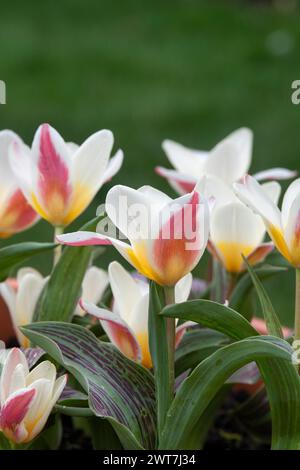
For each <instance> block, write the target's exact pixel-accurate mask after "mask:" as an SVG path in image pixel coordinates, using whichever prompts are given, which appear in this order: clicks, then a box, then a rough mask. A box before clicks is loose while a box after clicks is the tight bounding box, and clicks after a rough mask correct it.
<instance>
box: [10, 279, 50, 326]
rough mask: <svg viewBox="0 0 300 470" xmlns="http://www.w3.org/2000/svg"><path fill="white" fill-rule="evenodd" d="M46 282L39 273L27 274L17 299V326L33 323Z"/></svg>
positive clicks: (21, 283) (19, 288)
mask: <svg viewBox="0 0 300 470" xmlns="http://www.w3.org/2000/svg"><path fill="white" fill-rule="evenodd" d="M46 280H47V279H44V278H43V277H42V276H41V275H40V274H39V273H38V274H36V273H27V274H25V275H24V277H23V278H22V281H21V282H20V285H19V287H18V292H17V299H16V311H15V323H16V325H17V326H23V325H27V324H29V323H31V322H32V318H33V314H34V311H35V307H36V304H37V301H38V299H39V296H40V294H41V292H42V289H43V287H44V285H45V282H46Z"/></svg>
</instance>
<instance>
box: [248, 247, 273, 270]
mask: <svg viewBox="0 0 300 470" xmlns="http://www.w3.org/2000/svg"><path fill="white" fill-rule="evenodd" d="M273 250H274V245H273V243H262V244H261V245H259V246H258V247H257V248H255V250H253V251H252V253H250V255H248V257H247V261H248V262H249V263H250V264H252V265H254V264H257V263H260V262H261V261H263V260H264V259H265V258H266V256H268V254H269V253H271V251H273Z"/></svg>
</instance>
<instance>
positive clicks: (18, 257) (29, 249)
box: [0, 242, 56, 281]
mask: <svg viewBox="0 0 300 470" xmlns="http://www.w3.org/2000/svg"><path fill="white" fill-rule="evenodd" d="M55 246H56V245H55V243H37V242H24V243H18V244H16V245H10V246H6V247H4V248H1V249H0V281H4V280H5V279H6V278H7V277H8V276H9V273H10V270H11V268H13V267H14V266H15V265H16V264H19V263H23V262H24V261H27V260H28V259H29V258H31V257H32V256H35V255H38V254H41V253H45V252H46V251H50V250H53V249H54V248H55Z"/></svg>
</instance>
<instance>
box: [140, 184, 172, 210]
mask: <svg viewBox="0 0 300 470" xmlns="http://www.w3.org/2000/svg"><path fill="white" fill-rule="evenodd" d="M138 192H139V193H142V194H144V195H145V196H146V197H147V198H148V204H149V206H150V205H151V204H155V205H156V206H157V208H158V209H162V208H163V207H164V206H166V205H167V204H168V203H169V202H170V201H172V199H171V198H170V197H169V196H167V194H165V193H163V192H162V191H159V189H156V188H153V187H152V186H149V185H145V186H141V187H140V188H139V189H138Z"/></svg>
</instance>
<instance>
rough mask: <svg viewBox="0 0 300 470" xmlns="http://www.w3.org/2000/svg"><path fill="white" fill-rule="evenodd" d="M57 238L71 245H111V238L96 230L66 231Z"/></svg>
mask: <svg viewBox="0 0 300 470" xmlns="http://www.w3.org/2000/svg"><path fill="white" fill-rule="evenodd" d="M56 240H57V241H58V242H59V243H61V244H62V245H69V246H94V245H111V244H112V242H111V241H110V239H109V238H106V237H104V236H102V235H99V234H98V233H95V232H80V231H79V232H73V233H65V234H63V235H59V236H57V237H56Z"/></svg>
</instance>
